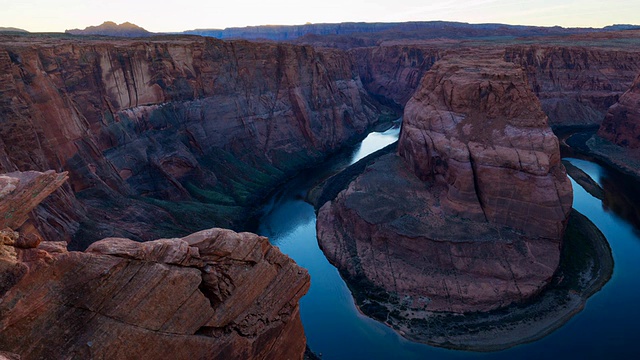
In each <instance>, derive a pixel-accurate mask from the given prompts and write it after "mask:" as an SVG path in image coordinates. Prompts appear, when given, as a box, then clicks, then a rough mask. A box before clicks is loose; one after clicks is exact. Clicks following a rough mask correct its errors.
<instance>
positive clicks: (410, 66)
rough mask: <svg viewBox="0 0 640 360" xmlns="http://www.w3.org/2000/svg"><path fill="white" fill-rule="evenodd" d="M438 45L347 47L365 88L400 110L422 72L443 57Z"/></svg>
mask: <svg viewBox="0 0 640 360" xmlns="http://www.w3.org/2000/svg"><path fill="white" fill-rule="evenodd" d="M444 52H445V50H444V49H441V48H439V47H437V46H419V45H383V46H377V47H368V48H358V49H353V50H350V53H351V55H352V56H353V57H354V59H355V63H356V64H357V65H358V71H359V74H360V78H361V79H362V84H363V85H364V87H365V89H366V90H367V91H368V92H369V93H371V94H372V95H373V96H376V97H377V99H378V100H380V101H381V102H385V103H387V104H389V105H391V106H393V107H395V108H397V109H399V111H400V112H402V109H404V105H405V104H406V103H407V101H409V99H410V98H411V96H412V95H413V92H414V91H415V89H416V88H417V87H418V85H419V84H420V80H422V77H423V76H424V74H425V73H426V72H427V71H429V69H430V68H431V66H433V64H434V63H435V62H436V61H437V60H438V59H440V58H441V57H442V55H443V54H444Z"/></svg>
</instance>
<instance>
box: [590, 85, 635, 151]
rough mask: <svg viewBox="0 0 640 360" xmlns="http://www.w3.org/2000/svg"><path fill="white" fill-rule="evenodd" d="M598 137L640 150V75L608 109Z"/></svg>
mask: <svg viewBox="0 0 640 360" xmlns="http://www.w3.org/2000/svg"><path fill="white" fill-rule="evenodd" d="M598 136H600V137H602V138H603V139H606V140H608V141H611V142H612V143H615V144H616V145H619V146H622V147H626V148H630V149H638V148H640V75H639V76H638V77H637V78H636V80H635V81H634V82H633V85H631V88H630V89H629V90H627V92H625V93H624V94H623V95H622V96H621V97H620V100H619V101H618V102H617V103H615V104H614V105H613V106H611V107H610V108H609V111H608V112H607V115H606V116H605V118H604V120H603V122H602V125H601V126H600V130H599V131H598Z"/></svg>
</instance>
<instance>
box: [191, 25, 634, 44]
mask: <svg viewBox="0 0 640 360" xmlns="http://www.w3.org/2000/svg"><path fill="white" fill-rule="evenodd" d="M634 28H638V26H635V25H613V26H609V27H606V28H603V29H594V28H563V27H559V26H554V27H538V26H522V25H505V24H468V23H461V22H447V21H423V22H401V23H364V22H349V23H339V24H305V25H263V26H248V27H242V28H226V29H196V30H189V31H185V32H183V34H190V35H202V36H211V37H215V38H219V39H238V38H242V39H266V40H276V41H280V40H292V39H296V38H299V37H303V36H305V35H350V34H369V33H380V32H385V33H404V34H411V33H416V32H420V34H419V35H420V38H424V37H426V38H438V37H442V36H446V37H452V36H453V37H460V38H464V37H486V36H518V37H522V36H543V35H569V34H579V33H588V32H598V31H603V30H604V31H615V30H628V29H634Z"/></svg>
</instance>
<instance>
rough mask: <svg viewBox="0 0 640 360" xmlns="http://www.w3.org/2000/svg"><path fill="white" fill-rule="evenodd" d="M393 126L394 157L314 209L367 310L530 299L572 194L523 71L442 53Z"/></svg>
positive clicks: (330, 249)
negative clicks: (398, 129)
mask: <svg viewBox="0 0 640 360" xmlns="http://www.w3.org/2000/svg"><path fill="white" fill-rule="evenodd" d="M403 121H404V122H403V128H402V133H401V138H400V141H399V144H398V154H399V156H398V155H395V154H389V155H384V156H382V157H380V158H379V159H378V160H377V161H375V162H374V163H373V164H371V165H369V166H368V167H367V168H366V169H365V170H364V172H363V173H362V174H361V175H360V176H358V177H357V178H356V179H355V180H354V181H353V182H351V184H349V185H348V187H347V188H346V189H345V190H344V191H342V192H341V193H340V194H338V196H337V197H336V199H334V200H333V201H331V202H328V203H326V204H325V205H324V206H323V207H322V208H321V209H320V210H319V213H318V223H317V228H318V238H319V242H320V244H321V246H322V248H323V251H324V252H325V254H326V255H327V257H328V258H329V260H330V261H331V262H332V263H334V264H335V265H336V266H337V267H338V268H339V269H340V271H341V274H342V275H343V276H344V277H346V278H347V281H348V282H349V283H350V284H351V285H352V288H354V289H355V290H354V291H355V293H356V300H358V302H359V303H360V305H362V308H363V310H364V311H365V313H370V314H372V313H373V314H374V316H375V314H376V313H378V314H389V313H393V312H394V311H395V312H396V314H397V312H399V311H402V317H405V318H408V319H411V318H424V317H428V316H429V315H428V314H429V313H433V312H456V313H464V312H473V311H487V310H490V309H496V308H500V307H503V306H506V305H508V304H510V303H514V302H520V301H523V300H526V299H529V298H531V297H532V296H534V295H536V294H538V293H539V292H540V291H541V290H542V289H543V288H544V287H545V286H546V285H547V284H548V283H549V282H550V280H551V278H552V275H553V274H554V272H555V270H556V269H557V267H558V263H559V259H560V248H561V239H562V236H563V232H564V229H565V226H566V222H567V219H568V216H569V212H570V210H571V204H572V190H571V183H570V181H569V179H568V178H567V176H566V172H565V170H564V167H563V166H562V164H561V162H560V152H559V147H558V140H557V138H556V137H555V136H554V135H553V133H552V132H551V129H550V128H549V126H548V125H547V118H546V116H545V114H544V113H543V111H542V109H541V107H540V104H539V102H538V100H537V98H536V97H535V95H534V94H533V93H532V92H531V91H530V90H529V88H528V86H527V82H526V75H525V74H524V72H523V71H522V70H521V69H520V67H519V66H516V65H514V64H510V63H506V62H503V61H500V60H499V59H496V58H493V57H486V56H485V57H482V56H478V54H468V55H466V56H465V57H463V58H459V57H458V56H456V57H450V58H446V60H444V59H443V60H441V61H440V62H438V63H437V64H436V65H435V66H434V67H433V68H432V69H431V70H430V71H429V72H428V73H427V74H426V75H425V77H424V78H423V80H422V83H421V88H420V89H419V90H418V91H417V92H416V94H415V95H414V97H413V98H412V99H411V100H410V101H409V103H408V104H407V106H406V108H405V114H404V120H403ZM373 299H375V300H373ZM407 309H408V310H407ZM405 310H406V311H405ZM382 318H384V316H383V317H382Z"/></svg>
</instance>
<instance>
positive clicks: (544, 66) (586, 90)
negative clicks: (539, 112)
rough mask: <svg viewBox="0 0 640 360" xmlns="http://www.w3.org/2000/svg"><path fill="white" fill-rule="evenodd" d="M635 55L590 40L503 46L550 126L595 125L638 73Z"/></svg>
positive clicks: (634, 51)
mask: <svg viewBox="0 0 640 360" xmlns="http://www.w3.org/2000/svg"><path fill="white" fill-rule="evenodd" d="M596 41H598V40H597V39H592V40H589V39H588V38H587V39H581V41H580V42H586V43H588V42H594V43H595V42H596ZM576 42H577V41H576ZM609 43H613V41H609ZM639 54H640V51H638V50H637V49H615V48H613V49H612V48H601V47H600V46H593V47H589V46H588V45H586V46H584V47H578V46H542V45H527V46H525V45H517V46H509V47H507V48H506V51H505V60H507V61H510V62H514V63H516V64H519V65H521V66H522V67H524V68H525V70H526V72H527V77H528V79H529V84H530V86H531V89H532V90H533V91H534V93H535V94H536V95H537V96H538V97H539V98H540V102H541V103H542V108H543V109H544V111H545V113H546V114H547V115H548V116H549V124H550V125H552V126H562V125H599V124H600V123H601V122H602V119H603V118H604V115H605V114H606V112H607V109H608V108H609V107H610V106H611V105H613V104H614V103H615V102H616V101H617V100H618V97H619V96H620V95H621V94H622V93H623V92H624V91H626V90H627V89H628V88H629V86H630V85H631V83H632V82H633V79H634V78H635V77H636V75H637V74H638V73H639V72H640V56H638V55H639Z"/></svg>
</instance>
